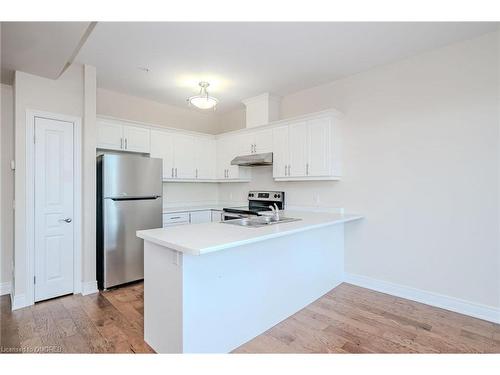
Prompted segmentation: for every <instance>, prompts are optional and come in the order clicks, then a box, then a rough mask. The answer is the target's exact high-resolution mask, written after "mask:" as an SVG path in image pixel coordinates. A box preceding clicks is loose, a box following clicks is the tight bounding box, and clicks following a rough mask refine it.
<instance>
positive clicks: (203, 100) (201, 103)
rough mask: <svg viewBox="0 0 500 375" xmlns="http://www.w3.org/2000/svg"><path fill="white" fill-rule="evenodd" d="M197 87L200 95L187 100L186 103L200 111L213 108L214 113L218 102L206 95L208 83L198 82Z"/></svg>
mask: <svg viewBox="0 0 500 375" xmlns="http://www.w3.org/2000/svg"><path fill="white" fill-rule="evenodd" d="M199 85H200V93H199V94H198V95H194V96H191V97H189V98H187V101H188V103H189V104H190V105H194V106H195V107H197V108H200V109H210V108H213V109H214V111H215V107H216V106H217V103H218V102H219V101H218V100H217V99H216V98H214V97H213V96H210V95H208V91H207V87H208V86H210V84H209V83H208V82H200V83H199Z"/></svg>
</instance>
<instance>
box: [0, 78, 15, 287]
mask: <svg viewBox="0 0 500 375" xmlns="http://www.w3.org/2000/svg"><path fill="white" fill-rule="evenodd" d="M0 89H1V93H0V100H1V120H0V121H1V128H0V133H1V137H0V139H1V145H0V180H1V183H0V189H1V194H0V202H1V206H0V207H1V209H0V212H1V217H0V239H1V240H0V284H4V285H5V283H10V282H11V278H12V254H13V249H14V233H13V232H14V211H13V210H12V201H13V200H14V173H13V171H12V170H11V169H10V161H11V160H13V159H14V98H13V90H12V86H7V85H3V84H2V85H1V87H0Z"/></svg>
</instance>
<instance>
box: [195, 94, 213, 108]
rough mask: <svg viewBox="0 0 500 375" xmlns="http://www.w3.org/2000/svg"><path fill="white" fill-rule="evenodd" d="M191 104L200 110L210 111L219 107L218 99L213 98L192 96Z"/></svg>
mask: <svg viewBox="0 0 500 375" xmlns="http://www.w3.org/2000/svg"><path fill="white" fill-rule="evenodd" d="M189 103H191V104H192V105H194V106H195V107H198V108H200V109H210V108H212V107H215V106H216V105H217V99H215V98H212V97H211V96H198V95H197V96H192V97H190V98H189Z"/></svg>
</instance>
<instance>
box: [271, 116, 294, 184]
mask: <svg viewBox="0 0 500 375" xmlns="http://www.w3.org/2000/svg"><path fill="white" fill-rule="evenodd" d="M272 132H273V134H272V137H273V138H272V139H273V177H275V178H276V177H287V176H288V164H290V148H289V147H288V126H280V127H279V128H274V129H273V130H272Z"/></svg>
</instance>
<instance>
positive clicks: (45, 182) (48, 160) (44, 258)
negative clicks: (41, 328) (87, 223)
mask: <svg viewBox="0 0 500 375" xmlns="http://www.w3.org/2000/svg"><path fill="white" fill-rule="evenodd" d="M73 128H74V126H73V123H71V122H66V121H59V120H52V119H45V118H40V117H35V164H34V167H35V248H34V253H35V265H34V266H35V267H34V268H35V302H36V301H41V300H44V299H48V298H53V297H57V296H61V295H64V294H69V293H73V290H74V289H73V280H74V279H73V273H74V269H73V257H74V241H73V238H74V233H73V232H74V226H73V213H74V207H73V202H74V201H73V194H74V171H73V157H74V156H73V146H74V145H73V131H74V129H73Z"/></svg>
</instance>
